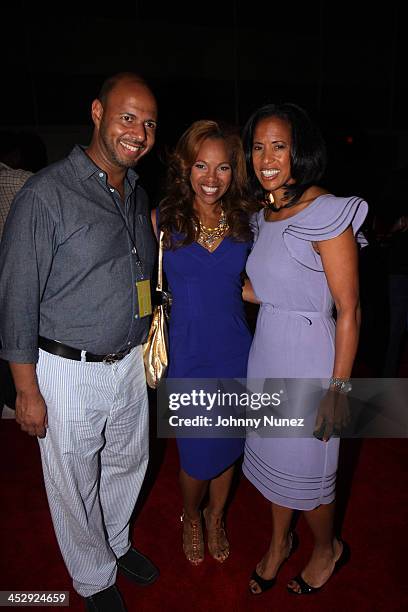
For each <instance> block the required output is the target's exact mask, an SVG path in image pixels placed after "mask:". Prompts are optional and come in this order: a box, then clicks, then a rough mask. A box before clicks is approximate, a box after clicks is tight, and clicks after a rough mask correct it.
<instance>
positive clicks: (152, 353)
mask: <svg viewBox="0 0 408 612" xmlns="http://www.w3.org/2000/svg"><path fill="white" fill-rule="evenodd" d="M162 290H163V232H162V231H161V232H160V236H159V259H158V272H157V287H156V291H159V292H162ZM143 361H144V366H145V372H146V382H147V384H148V385H149V387H150V388H151V389H156V388H157V386H158V385H159V383H160V381H161V379H162V378H164V376H165V375H166V372H167V367H168V364H169V359H168V333H167V312H166V305H165V304H160V305H159V306H155V307H154V310H153V316H152V322H151V325H150V329H149V335H148V336H147V340H146V343H145V344H144V346H143Z"/></svg>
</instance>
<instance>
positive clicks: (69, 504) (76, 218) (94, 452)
mask: <svg viewBox="0 0 408 612" xmlns="http://www.w3.org/2000/svg"><path fill="white" fill-rule="evenodd" d="M92 119H93V122H94V133H93V137H92V141H91V144H90V145H89V147H88V148H83V147H80V146H76V147H75V148H74V149H73V151H72V152H71V153H70V155H69V156H68V157H67V158H66V159H64V160H62V161H60V162H58V163H56V164H53V165H52V166H50V167H48V168H46V169H44V170H42V171H41V172H39V173H38V174H36V175H35V176H33V177H32V178H30V179H29V180H28V182H27V183H26V184H25V186H24V187H23V188H22V189H21V191H20V192H19V193H18V195H17V197H16V198H15V200H14V202H13V205H12V207H11V211H10V214H9V216H8V219H7V222H6V226H5V229H4V234H3V240H2V242H1V250H0V357H2V358H3V359H6V360H8V361H9V362H10V367H11V369H12V373H13V377H14V381H15V385H16V389H17V400H16V419H17V422H18V423H19V424H20V425H21V428H22V429H23V430H24V431H26V432H27V433H29V434H30V435H35V436H38V437H39V442H40V449H41V457H42V464H43V472H44V479H45V484H46V489H47V495H48V501H49V505H50V510H51V514H52V518H53V523H54V527H55V531H56V535H57V539H58V542H59V545H60V548H61V552H62V554H63V557H64V560H65V563H66V565H67V568H68V570H69V572H70V574H71V576H72V578H73V583H74V587H75V589H76V590H77V591H78V592H79V593H80V594H81V595H82V596H83V597H85V598H86V600H85V601H86V605H87V607H88V609H92V610H99V609H100V610H105V609H109V610H111V611H114V610H122V609H124V604H123V601H122V600H121V597H120V594H119V592H118V590H117V588H116V586H115V580H116V572H117V570H119V571H122V572H123V573H124V574H125V575H126V576H128V577H129V578H131V579H133V580H135V581H136V582H141V583H144V584H146V583H149V582H153V581H154V580H155V578H156V577H157V574H158V572H157V570H156V568H155V567H154V565H153V564H152V563H151V562H150V561H149V560H148V559H147V558H146V557H144V556H143V555H141V554H140V553H138V552H137V551H136V550H135V549H133V548H130V542H129V519H130V515H131V513H132V511H133V508H134V504H135V502H136V499H137V495H138V493H139V490H140V487H141V484H142V481H143V478H144V474H145V470H146V466H147V460H148V448H147V444H148V432H147V393H146V385H145V378H144V369H143V361H142V348H141V344H142V343H143V342H144V341H145V339H146V336H147V331H148V325H149V317H148V316H143V314H144V313H143V312H140V309H139V301H138V291H137V283H139V282H140V281H143V280H146V279H150V278H151V275H152V270H153V265H154V259H155V253H156V245H155V239H154V236H153V234H152V231H151V225H150V215H149V208H148V201H147V196H146V194H145V192H144V190H143V189H142V187H141V186H140V185H139V180H138V175H137V174H136V172H135V171H134V170H133V166H135V165H136V164H137V162H138V161H139V160H140V158H141V157H142V156H144V155H146V154H147V153H148V152H149V151H150V150H151V148H152V147H153V144H154V140H155V130H156V122H157V107H156V101H155V98H154V96H153V94H152V92H151V91H150V89H149V87H148V86H147V85H146V83H145V82H144V81H143V80H142V79H141V78H140V77H138V76H137V75H134V74H132V73H122V74H119V75H115V76H114V77H112V78H110V79H108V80H107V81H105V83H104V85H103V87H102V90H101V92H100V94H99V96H98V98H97V99H96V100H94V102H93V104H92ZM144 286H146V283H145V284H144ZM39 338H41V340H40V341H39ZM39 346H40V347H43V348H44V350H42V349H41V348H40V349H39ZM112 354H113V358H112V357H111V355H112ZM106 355H109V358H108V359H105V361H102V359H103V357H104V356H106ZM106 361H107V363H106ZM105 534H106V535H105Z"/></svg>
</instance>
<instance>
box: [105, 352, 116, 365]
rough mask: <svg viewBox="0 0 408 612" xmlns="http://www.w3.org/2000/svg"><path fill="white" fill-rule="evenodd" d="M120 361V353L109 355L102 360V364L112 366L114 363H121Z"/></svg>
mask: <svg viewBox="0 0 408 612" xmlns="http://www.w3.org/2000/svg"><path fill="white" fill-rule="evenodd" d="M119 359H120V355H119V354H118V353H109V355H105V357H104V358H103V359H102V362H103V363H104V364H105V365H111V364H112V363H115V362H116V361H119Z"/></svg>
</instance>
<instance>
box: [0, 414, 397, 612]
mask: <svg viewBox="0 0 408 612" xmlns="http://www.w3.org/2000/svg"><path fill="white" fill-rule="evenodd" d="M0 448H1V490H2V497H1V504H0V505H1V510H0V512H1V517H0V518H1V521H0V529H1V567H0V590H12V589H18V590H69V591H70V609H71V610H82V609H83V604H82V602H81V599H80V597H78V595H76V593H75V592H74V591H73V589H72V586H71V582H70V578H69V576H68V574H67V572H66V570H65V567H64V564H63V562H62V559H61V557H60V554H59V550H58V547H57V544H56V540H55V537H54V533H53V529H52V525H51V519H50V516H49V513H48V508H47V501H46V497H45V491H44V487H43V484H42V477H41V467H40V458H39V450H38V447H37V442H36V440H34V439H32V438H29V437H28V436H27V435H26V434H24V433H22V432H20V430H19V428H18V427H17V425H16V423H15V422H14V421H4V420H3V421H0ZM342 451H343V452H342V461H341V465H340V473H339V481H338V482H339V492H338V510H339V513H338V514H339V517H338V520H339V521H340V522H342V523H343V528H342V535H343V537H344V539H346V540H347V541H348V542H349V544H350V546H351V549H352V560H351V562H350V563H349V564H348V565H346V566H345V567H344V568H343V569H342V570H341V571H340V572H339V573H338V574H337V575H336V576H335V577H333V578H332V580H331V581H330V583H328V585H327V586H326V587H325V589H324V590H323V591H322V592H321V593H319V594H317V595H312V596H310V597H294V596H290V595H289V594H287V593H286V589H285V585H286V582H287V581H288V580H289V579H290V578H291V577H292V576H293V575H294V574H295V573H297V571H298V570H299V569H301V568H302V566H303V564H304V563H305V562H306V559H307V556H308V553H309V551H310V547H311V537H310V535H309V532H308V530H307V527H306V525H305V522H304V520H303V519H302V518H301V519H300V520H299V523H298V527H297V530H298V533H299V536H300V548H299V550H298V551H297V552H296V553H295V554H294V555H293V557H292V558H291V559H290V561H289V562H288V563H286V564H285V565H284V566H283V567H282V570H281V572H280V573H279V579H278V583H277V585H276V586H275V587H274V588H273V589H272V590H271V591H269V592H268V593H267V594H265V595H262V596H261V597H259V598H256V597H253V596H251V595H249V594H248V593H247V582H248V576H249V574H250V573H251V571H252V569H253V568H254V566H255V565H256V563H257V561H258V560H259V559H260V557H261V556H262V553H263V552H264V549H266V547H267V542H268V537H269V529H270V521H269V518H270V517H269V507H268V504H267V502H266V501H265V500H264V499H263V498H262V497H261V495H260V494H259V493H258V492H257V491H256V490H255V489H254V488H253V487H252V486H251V485H250V484H249V483H248V482H247V481H246V480H245V478H241V480H240V482H239V483H237V484H238V486H237V489H236V491H235V494H234V497H233V499H232V502H231V505H230V508H229V512H228V517H227V526H228V533H229V537H230V542H231V549H232V550H231V557H230V558H229V559H228V561H227V562H226V563H225V564H224V565H219V564H218V563H216V562H215V561H214V560H213V559H211V558H210V557H209V556H208V555H207V557H206V560H205V562H204V564H203V565H202V566H200V567H198V568H194V567H192V566H190V565H189V564H188V562H187V561H186V560H185V559H184V556H183V553H182V550H181V544H180V540H181V527H180V523H179V514H180V509H181V500H180V495H179V490H178V484H177V471H178V460H177V452H176V448H175V443H174V441H173V440H170V441H168V443H167V445H165V444H164V442H163V443H161V442H156V443H155V445H154V447H153V448H152V455H153V467H152V468H151V469H150V474H149V478H148V480H147V486H146V487H145V495H144V500H143V502H144V503H143V505H142V504H141V506H142V507H141V509H139V510H138V512H137V520H136V522H135V526H134V529H133V532H132V534H133V542H134V544H135V546H137V547H138V548H140V549H141V550H142V551H144V552H145V553H146V554H148V555H149V556H150V557H151V558H152V559H153V560H154V561H155V562H156V563H157V564H158V565H159V567H160V571H161V577H160V579H159V580H158V581H157V582H156V584H154V585H152V586H150V587H138V586H136V585H133V584H131V583H128V582H127V581H126V580H125V579H124V578H119V581H118V582H119V585H120V588H121V590H122V593H123V595H124V597H125V599H126V602H127V605H128V608H129V610H130V611H132V610H135V611H136V610H140V611H143V612H149V611H158V610H164V611H169V612H173V611H174V612H176V611H177V612H184V611H185V612H187V611H188V612H191V611H192V610H193V611H194V612H201V611H203V612H204V611H205V612H207V611H211V612H225V611H226V610H228V611H230V610H231V611H234V612H241V611H247V610H248V611H252V610H255V611H257V610H259V611H261V610H262V611H264V610H268V611H269V610H274V611H275V610H279V611H280V610H285V611H292V610H299V611H302V612H308V611H309V610H322V611H323V610H325V611H327V612H336V611H339V612H340V611H341V612H344V611H347V612H353V611H354V610H355V611H357V610H358V611H359V612H397V611H402V610H404V611H405V610H407V609H408V595H407V591H406V558H407V553H406V550H407V542H406V530H407V521H406V516H407V507H408V506H407V501H408V500H407V482H406V466H407V454H408V453H407V443H406V440H366V441H363V442H362V443H361V442H360V441H358V440H346V441H343V448H342ZM155 466H157V467H155ZM48 609H49V608H48Z"/></svg>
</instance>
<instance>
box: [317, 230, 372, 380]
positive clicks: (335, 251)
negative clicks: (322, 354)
mask: <svg viewBox="0 0 408 612" xmlns="http://www.w3.org/2000/svg"><path fill="white" fill-rule="evenodd" d="M318 245H319V252H320V256H321V258H322V263H323V269H324V272H325V274H326V278H327V282H328V285H329V288H330V291H331V294H332V296H333V299H334V303H335V305H336V310H337V323H336V337H335V358H334V366H333V374H332V375H333V377H335V378H349V376H350V375H351V370H352V367H353V363H354V358H355V356H356V352H357V346H358V338H359V333H360V320H361V311H360V300H359V283H358V251H357V243H356V240H355V238H354V234H353V231H352V228H351V227H349V228H348V229H347V230H346V231H345V232H343V233H342V234H341V235H340V236H338V237H337V238H333V239H331V240H324V241H321V242H319V243H318Z"/></svg>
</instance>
